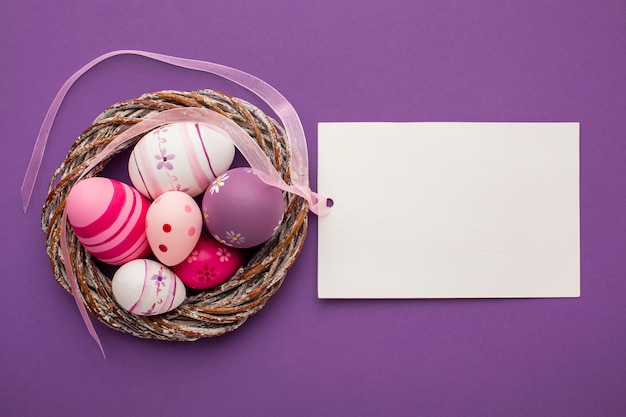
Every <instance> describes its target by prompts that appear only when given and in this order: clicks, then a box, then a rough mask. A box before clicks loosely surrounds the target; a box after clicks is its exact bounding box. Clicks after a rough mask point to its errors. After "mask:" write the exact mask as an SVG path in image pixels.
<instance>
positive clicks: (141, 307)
mask: <svg viewBox="0 0 626 417" xmlns="http://www.w3.org/2000/svg"><path fill="white" fill-rule="evenodd" d="M112 291H113V297H114V298H115V300H116V301H117V302H118V304H119V305H120V306H122V308H124V309H125V310H127V311H130V312H131V313H133V314H138V315H141V316H153V315H156V314H163V313H166V312H168V311H170V310H173V309H175V308H176V307H178V306H179V305H181V304H182V302H183V301H185V297H186V295H187V290H186V289H185V285H184V284H183V282H182V281H181V280H180V278H178V277H177V276H176V274H174V272H172V271H171V270H170V269H168V268H167V267H165V266H163V265H161V264H160V263H158V262H156V261H153V260H151V259H135V260H134V261H130V262H127V263H125V264H124V265H122V266H121V267H120V268H119V269H118V270H117V271H116V272H115V275H113V282H112Z"/></svg>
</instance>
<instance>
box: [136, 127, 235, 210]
mask: <svg viewBox="0 0 626 417" xmlns="http://www.w3.org/2000/svg"><path fill="white" fill-rule="evenodd" d="M234 157H235V146H234V145H233V143H232V141H231V140H230V138H229V137H228V136H225V135H223V134H221V133H218V132H217V131H214V130H212V129H210V128H209V127H207V126H205V125H202V124H198V123H187V122H181V123H174V124H170V125H166V126H163V127H161V128H158V129H156V130H153V131H152V132H150V133H148V134H146V135H145V136H144V137H142V138H141V139H140V140H139V142H137V144H136V145H135V147H134V148H133V151H132V153H131V155H130V158H129V162H128V173H129V175H130V180H131V181H132V183H133V185H134V186H135V188H136V189H137V190H138V191H139V192H140V193H141V194H143V195H144V196H146V197H148V198H151V199H155V198H156V197H158V196H159V195H161V194H163V193H164V192H166V191H182V192H184V193H187V194H189V195H190V196H192V197H195V196H197V195H199V194H201V193H202V192H204V190H206V188H207V187H208V186H209V184H210V183H211V181H213V180H214V179H215V178H216V177H217V176H218V175H220V174H221V173H223V172H224V171H226V170H227V169H228V168H230V165H231V164H232V162H233V159H234Z"/></svg>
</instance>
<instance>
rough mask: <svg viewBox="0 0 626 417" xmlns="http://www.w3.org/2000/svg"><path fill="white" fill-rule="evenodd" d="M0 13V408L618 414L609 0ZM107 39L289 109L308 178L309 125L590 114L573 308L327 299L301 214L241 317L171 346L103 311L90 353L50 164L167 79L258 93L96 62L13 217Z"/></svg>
mask: <svg viewBox="0 0 626 417" xmlns="http://www.w3.org/2000/svg"><path fill="white" fill-rule="evenodd" d="M88 3H91V5H87V4H88ZM3 4H4V6H3V11H2V14H1V15H0V16H1V17H0V19H1V24H0V41H1V42H2V54H0V63H1V67H2V75H3V83H2V99H1V100H0V106H1V111H0V117H1V126H2V129H3V132H2V134H3V136H2V144H3V149H2V156H1V158H2V162H1V163H0V170H1V178H2V181H3V184H4V186H3V191H4V193H5V194H4V196H3V198H1V199H0V204H1V206H2V217H1V220H0V221H1V227H2V232H3V234H2V235H3V236H4V239H3V241H2V250H1V255H0V256H1V257H2V258H1V265H2V266H3V270H2V275H3V280H2V290H1V291H0V294H1V295H0V308H1V311H2V316H1V318H0V323H1V324H0V326H1V327H0V335H1V336H0V340H1V342H0V346H1V350H0V353H1V356H0V358H1V359H0V366H1V369H0V379H1V386H0V414H2V415H9V416H59V415H67V416H70V415H71V416H74V415H76V416H78V415H81V416H84V415H89V416H112V415H115V416H136V415H162V416H165V415H180V416H182V415H185V416H206V415H224V416H269V415H272V416H283V415H285V416H293V415H311V416H319V415H324V416H349V415H355V416H357V415H358V416H378V415H393V416H401V415H407V416H408V415H410V416H414V415H423V416H495V415H503V416H504V415H506V416H591V415H593V416H616V415H624V414H625V413H626V305H625V303H624V296H625V295H626V277H625V272H626V235H625V234H624V230H625V228H626V219H625V216H624V206H625V205H626V193H625V191H624V182H625V179H626V165H625V163H624V161H625V156H626V155H625V154H626V143H625V141H624V140H625V135H624V132H625V131H626V113H625V110H626V99H625V97H626V75H625V74H626V2H624V1H623V0H619V1H608V0H602V1H579V0H577V1H571V0H562V1H553V0H550V1H543V0H532V1H502V0H485V1H471V2H468V1H461V0H459V1H449V0H444V1H427V0H404V1H395V2H393V1H384V2H373V1H313V0H311V1H307V2H301V4H297V6H296V5H295V4H296V2H291V1H287V0H275V1H259V2H253V1H234V0H231V1H221V2H214V1H188V2H183V1H159V2H155V1H147V0H143V1H117V0H115V1H106V2H79V1H70V0H59V1H56V2H38V1H32V0H29V1H25V0H19V1H18V0H8V1H5V2H4V3H3ZM116 49H144V50H148V51H152V52H160V53H166V54H172V55H177V56H182V57H186V58H194V59H202V60H210V61H213V62H218V63H222V64H226V65H230V66H233V67H236V68H239V69H242V70H244V71H247V72H250V73H252V74H255V75H257V76H259V77H260V78H262V79H264V80H266V81H268V82H269V83H270V84H272V85H274V86H275V87H276V88H277V89H278V90H280V91H281V92H282V93H283V94H284V95H285V96H286V97H287V98H289V99H290V100H291V101H292V103H293V104H294V106H295V107H296V109H297V110H298V111H299V113H300V115H301V117H302V119H303V123H304V127H305V130H306V132H307V135H308V140H309V146H310V154H311V173H312V177H313V186H314V188H315V180H314V178H315V174H316V136H317V130H316V129H317V127H316V124H317V123H318V122H321V121H580V123H581V255H582V263H581V267H582V277H581V291H582V295H581V297H580V298H579V299H528V300H428V301H423V300H403V301H393V300H379V301H359V300H353V301H336V300H335V301H332V300H318V299H317V296H316V256H317V250H316V245H317V242H316V233H317V220H316V218H315V216H311V221H310V233H309V236H308V238H307V242H306V244H305V247H304V250H303V252H302V255H301V257H300V258H299V259H298V261H297V262H296V264H295V266H294V267H293V269H292V270H291V271H290V273H289V275H288V277H287V279H286V281H285V283H284V285H283V287H282V288H281V290H280V291H279V292H278V294H277V295H276V296H275V297H273V298H272V299H271V300H270V302H269V303H268V305H267V306H266V307H265V309H263V310H262V311H261V312H260V313H259V314H258V315H256V316H254V317H253V318H252V319H250V320H249V321H248V322H247V323H246V324H244V326H243V327H242V328H241V329H239V330H238V331H236V332H234V333H231V334H229V335H226V336H223V337H220V338H216V339H208V340H201V341H198V342H194V343H187V344H180V343H179V344H177V343H164V342H155V341H144V340H140V339H137V338H133V337H131V336H128V335H125V334H123V333H118V332H115V331H113V330H110V329H108V328H106V327H104V326H102V325H100V324H99V323H96V328H97V330H98V333H99V335H100V337H101V339H102V341H103V344H104V348H105V350H106V353H107V356H108V359H107V360H103V359H102V357H101V356H100V353H99V351H98V348H97V346H96V345H95V344H94V342H93V341H92V340H91V338H90V337H89V335H88V333H87V331H86V330H85V327H84V325H83V323H82V321H81V319H80V317H79V315H78V312H77V310H76V306H75V305H74V301H73V300H72V298H71V297H70V296H69V295H68V294H67V293H65V292H64V291H63V290H62V289H61V287H59V286H58V285H57V284H56V282H55V281H54V279H53V277H52V274H51V270H50V266H49V264H48V260H47V258H46V255H45V250H44V237H43V234H42V232H41V230H40V229H39V212H40V207H41V206H42V204H43V200H44V195H45V189H46V185H47V182H48V180H49V178H50V177H51V175H52V172H53V170H54V168H55V167H56V166H58V165H59V163H60V162H61V160H62V158H63V157H64V155H65V153H66V151H67V149H68V148H69V145H70V144H71V142H72V141H73V140H74V138H75V137H76V136H77V135H78V134H79V133H80V132H81V131H82V130H83V129H84V128H85V127H87V126H88V125H89V123H90V122H91V121H92V120H93V118H94V117H95V116H96V115H97V114H98V113H99V112H100V111H102V110H103V109H105V108H106V107H108V106H109V105H110V104H112V103H114V102H117V101H120V100H124V99H128V98H133V97H135V96H137V95H139V94H141V93H143V92H149V91H156V90H160V89H169V88H171V89H180V90H190V89H196V88H215V89H222V90H226V91H228V92H230V93H232V94H234V95H238V96H243V97H248V96H247V95H245V94H244V93H242V92H241V90H240V89H238V88H235V87H233V86H231V85H228V84H227V83H224V82H222V81H220V80H219V79H217V78H216V77H214V76H211V75H208V74H203V73H198V72H194V71H188V70H182V69H177V68H174V67H171V66H168V65H165V64H161V63H157V62H154V61H150V60H148V59H145V58H139V57H118V58H114V59H111V60H109V61H106V62H104V63H102V64H100V65H98V66H97V67H96V68H94V69H93V70H92V71H90V72H89V73H88V74H87V75H86V76H84V77H83V78H81V79H80V80H79V82H78V83H77V84H76V85H75V86H74V88H73V89H72V90H71V91H70V93H69V95H68V97H67V100H66V102H65V103H64V105H63V107H62V109H61V111H60V113H59V117H58V119H57V121H56V124H55V126H54V129H53V131H52V136H51V139H50V140H51V142H50V146H49V150H48V152H47V153H46V156H45V159H44V164H43V167H42V171H41V176H40V180H39V181H38V183H37V187H36V189H35V194H34V198H33V201H32V205H31V209H30V210H29V211H28V213H27V214H26V215H24V214H23V213H22V211H21V205H20V199H19V195H18V192H19V186H20V184H21V181H22V177H23V174H24V171H25V168H26V165H27V162H28V159H29V157H30V152H31V149H32V146H33V144H34V140H35V137H36V134H37V132H38V130H39V126H40V123H41V121H42V120H43V117H44V115H45V113H46V111H47V108H48V106H49V104H50V102H51V101H52V99H53V98H54V96H55V94H56V92H57V91H58V89H59V88H60V86H61V85H62V84H63V82H64V81H65V80H66V79H67V78H68V77H69V76H70V75H71V74H72V73H73V72H74V71H76V70H77V69H78V68H80V67H81V66H82V65H84V64H85V63H87V62H88V61H90V60H91V59H93V58H95V57H96V56H98V55H100V54H102V53H105V52H108V51H111V50H116ZM321 191H323V190H321ZM363 227H367V225H363ZM375 238H376V236H372V239H375ZM349 261H350V260H349V259H347V260H346V262H349ZM381 261H382V260H381ZM381 279H384V277H381Z"/></svg>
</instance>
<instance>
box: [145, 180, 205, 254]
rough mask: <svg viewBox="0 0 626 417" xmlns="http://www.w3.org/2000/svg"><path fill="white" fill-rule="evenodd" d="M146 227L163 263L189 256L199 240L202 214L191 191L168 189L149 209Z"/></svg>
mask: <svg viewBox="0 0 626 417" xmlns="http://www.w3.org/2000/svg"><path fill="white" fill-rule="evenodd" d="M145 228H146V235H147V238H148V243H149V244H150V247H151V248H152V252H153V253H154V255H155V256H156V258H157V259H158V260H159V261H160V262H161V263H162V264H164V265H167V266H172V265H176V264H178V263H180V262H182V261H184V260H185V259H186V258H187V256H189V254H190V253H191V251H192V250H193V248H194V246H196V243H197V242H198V240H199V239H200V233H201V232H202V213H201V212H200V208H199V207H198V204H196V202H195V200H194V199H193V198H192V197H191V196H189V195H188V194H185V193H184V192H182V191H167V192H165V193H163V194H161V195H160V196H159V197H157V199H156V200H154V201H153V202H152V204H151V205H150V207H149V208H148V212H147V214H146V222H145Z"/></svg>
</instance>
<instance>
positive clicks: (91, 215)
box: [65, 177, 150, 265]
mask: <svg viewBox="0 0 626 417" xmlns="http://www.w3.org/2000/svg"><path fill="white" fill-rule="evenodd" d="M149 206H150V202H149V201H148V200H147V199H146V198H145V197H144V196H142V195H141V194H139V193H138V192H137V190H135V189H134V188H132V187H130V186H129V185H126V184H124V183H122V182H119V181H116V180H112V179H109V178H102V177H93V178H86V179H84V180H81V181H78V182H77V183H76V184H75V185H74V186H73V187H72V189H71V190H70V193H69V195H68V196H67V200H66V205H65V212H66V213H67V219H68V220H69V222H70V225H71V226H72V228H73V229H74V233H76V237H77V238H78V240H79V241H80V242H81V243H82V244H83V246H84V247H85V249H87V250H88V251H89V252H90V253H91V254H92V255H93V256H94V257H95V258H97V259H100V260H101V261H103V262H106V263H108V264H111V265H121V264H123V263H125V262H128V261H131V260H133V259H138V258H145V257H146V256H148V254H150V246H149V245H148V239H147V236H146V231H145V219H146V213H147V211H148V207H149Z"/></svg>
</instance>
